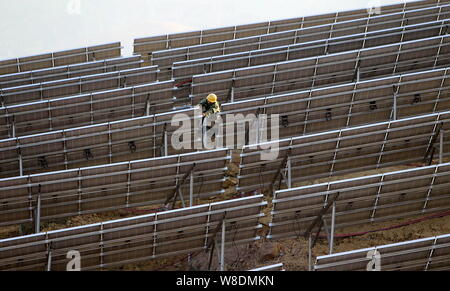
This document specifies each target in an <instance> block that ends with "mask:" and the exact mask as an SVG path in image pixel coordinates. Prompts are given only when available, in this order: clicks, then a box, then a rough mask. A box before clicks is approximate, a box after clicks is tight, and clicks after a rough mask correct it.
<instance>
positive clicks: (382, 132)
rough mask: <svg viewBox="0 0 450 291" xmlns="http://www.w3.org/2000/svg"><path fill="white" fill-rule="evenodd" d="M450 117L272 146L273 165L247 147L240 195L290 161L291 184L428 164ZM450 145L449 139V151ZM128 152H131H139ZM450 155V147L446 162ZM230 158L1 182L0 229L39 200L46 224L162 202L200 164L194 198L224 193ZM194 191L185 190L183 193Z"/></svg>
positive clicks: (206, 154) (203, 156) (25, 218)
mask: <svg viewBox="0 0 450 291" xmlns="http://www.w3.org/2000/svg"><path fill="white" fill-rule="evenodd" d="M449 117H450V112H449V111H446V112H442V113H435V114H430V115H425V116H419V117H412V118H406V119H401V120H397V121H389V122H383V123H375V124H370V125H365V126H360V127H352V128H348V129H341V130H335V131H327V132H324V133H320V134H311V135H305V136H299V137H292V138H289V139H286V140H281V141H278V140H276V141H272V142H270V143H269V145H272V150H275V151H276V152H275V153H276V154H277V156H276V157H275V158H274V159H273V160H264V159H262V153H264V152H266V150H264V149H267V147H263V145H264V144H263V145H257V146H256V147H255V146H253V145H251V146H246V147H244V149H243V153H242V154H241V162H240V174H239V177H238V178H239V188H238V190H240V191H243V192H245V191H253V190H255V189H261V190H262V191H264V190H265V189H266V188H267V187H269V186H271V185H275V186H276V182H277V181H276V178H277V175H278V173H277V170H276V169H277V167H280V165H281V166H283V165H282V163H283V160H284V159H286V158H288V159H289V161H290V167H291V169H290V171H291V173H290V177H291V179H292V182H300V181H307V180H312V179H317V178H323V177H329V176H334V175H335V176H338V175H341V174H348V173H355V172H359V171H363V170H368V169H375V168H381V167H388V166H393V165H404V164H408V163H414V162H421V161H422V160H423V159H424V156H425V155H426V153H427V151H428V149H429V147H430V143H431V141H432V139H433V137H434V136H435V135H436V132H437V130H438V129H439V130H444V131H445V130H448V129H449V124H450V119H449ZM94 132H97V131H94ZM91 139H92V138H91ZM449 140H450V137H448V136H445V138H444V139H443V145H448V144H449ZM265 145H267V144H265ZM125 146H126V147H128V150H131V149H132V147H133V146H134V145H133V144H130V143H129V144H128V145H124V147H125ZM448 155H449V148H448V146H446V147H444V148H443V156H448ZM229 159H230V158H229V154H228V150H227V149H221V150H214V151H200V152H197V153H191V154H184V155H180V156H168V157H163V158H154V159H148V160H143V161H136V162H122V163H114V164H111V165H101V166H96V167H92V168H90V167H89V168H82V169H73V170H65V171H60V172H48V173H43V174H34V175H28V176H22V177H14V178H6V179H1V180H0V185H1V187H0V189H1V190H0V194H1V196H2V199H1V200H0V205H1V206H0V225H1V224H5V225H8V224H17V223H24V222H29V221H32V220H33V213H32V209H33V207H35V204H36V199H37V198H36V197H37V195H41V196H42V199H44V200H42V202H41V203H43V204H42V205H43V207H44V208H43V210H42V211H43V212H42V213H43V215H42V217H43V218H42V219H54V218H59V217H67V216H73V215H78V214H85V213H93V212H100V211H107V210H115V209H120V208H125V207H131V206H142V205H148V204H155V203H162V202H163V200H164V197H167V196H168V195H169V194H170V193H174V194H175V193H176V192H174V188H176V187H177V185H178V182H179V181H180V179H181V178H182V177H184V176H185V175H187V174H189V173H190V171H189V170H190V166H191V164H192V163H195V164H196V166H195V169H194V173H195V175H193V181H192V187H193V189H192V190H191V189H190V190H189V191H190V192H191V193H192V195H194V193H196V194H195V195H196V197H204V196H208V195H214V194H218V193H221V192H222V190H221V189H222V188H221V187H222V182H223V181H224V180H223V176H224V171H225V166H226V163H227V162H228V161H229ZM41 162H42V160H41ZM98 162H99V164H105V161H102V160H99V161H98ZM197 164H198V165H197ZM185 178H186V177H185ZM189 187H190V185H188V184H186V185H184V186H183V189H189ZM148 189H151V190H148ZM183 191H184V192H186V191H185V190H183Z"/></svg>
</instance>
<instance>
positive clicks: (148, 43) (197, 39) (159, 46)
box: [134, 0, 448, 55]
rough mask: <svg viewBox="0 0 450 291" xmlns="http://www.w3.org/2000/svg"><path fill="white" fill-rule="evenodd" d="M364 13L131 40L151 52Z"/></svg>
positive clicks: (391, 9) (387, 9) (392, 9)
mask: <svg viewBox="0 0 450 291" xmlns="http://www.w3.org/2000/svg"><path fill="white" fill-rule="evenodd" d="M446 3H448V1H440V0H438V1H436V0H431V1H415V2H410V3H402V4H395V5H390V6H384V7H382V8H381V13H382V14H389V13H396V12H405V11H408V10H413V9H419V8H426V7H433V6H439V5H444V4H446ZM367 14H368V11H367V9H360V10H354V11H345V12H338V13H330V14H326V15H317V16H309V17H301V18H294V19H287V20H280V21H271V22H263V23H256V24H249V25H242V26H232V27H225V28H218V29H210V30H203V31H194V32H187V33H178V34H172V35H162V36H155V37H148V38H140V39H135V41H134V53H135V54H141V55H144V54H151V53H153V52H154V51H158V50H164V49H175V48H179V47H187V46H192V45H199V44H207V43H213V42H220V41H225V40H232V39H238V38H245V37H249V36H256V35H263V34H269V33H276V32H280V31H287V30H293V29H299V28H308V27H312V26H320V25H326V24H334V23H338V22H342V21H348V20H352V19H358V18H365V17H367Z"/></svg>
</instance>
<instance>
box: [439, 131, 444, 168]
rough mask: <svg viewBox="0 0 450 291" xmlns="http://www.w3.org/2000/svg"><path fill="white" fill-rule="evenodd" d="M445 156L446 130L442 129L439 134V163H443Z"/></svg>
mask: <svg viewBox="0 0 450 291" xmlns="http://www.w3.org/2000/svg"><path fill="white" fill-rule="evenodd" d="M443 157H444V131H443V130H442V129H441V134H440V136H439V164H442V159H443Z"/></svg>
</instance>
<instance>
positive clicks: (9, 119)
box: [3, 26, 443, 136]
mask: <svg viewBox="0 0 450 291" xmlns="http://www.w3.org/2000/svg"><path fill="white" fill-rule="evenodd" d="M440 27H441V28H442V27H443V26H440ZM430 31H432V30H430ZM107 81H109V82H101V84H102V85H101V86H100V85H98V87H97V85H94V86H95V87H96V89H99V88H100V87H102V86H103V87H102V88H105V87H108V86H112V87H115V86H116V85H117V84H115V82H114V81H112V80H110V79H107ZM121 81H122V79H120V80H119V82H120V83H122V82H121ZM98 83H99V82H96V83H95V84H98ZM113 83H114V84H113ZM89 85H91V84H90V83H87V84H82V85H81V86H79V88H78V86H75V84H74V85H72V86H68V85H63V86H55V84H54V83H52V84H51V86H53V87H50V88H51V89H53V92H56V93H54V94H56V95H59V94H62V95H66V94H69V95H70V94H73V93H74V92H76V91H73V90H78V89H79V91H83V87H86V90H90V89H92V87H91V86H89ZM118 86H123V84H118ZM22 89H24V88H19V89H18V91H19V92H20V90H22ZM25 89H26V88H25ZM71 89H73V90H71ZM48 90H49V91H50V89H48ZM13 91H14V90H13ZM32 91H33V90H32ZM69 91H70V92H69ZM272 91H273V90H272ZM25 92H26V93H25V94H24V93H22V94H20V93H18V92H16V93H13V96H9V97H10V98H9V99H11V97H16V96H19V97H20V96H23V95H25V96H27V98H28V97H29V96H30V94H29V93H34V95H36V97H34V98H44V96H45V95H48V96H54V95H52V93H48V94H47V92H46V91H43V90H41V89H40V88H39V90H34V91H33V92H30V91H25ZM61 92H64V93H61ZM165 93H166V94H168V93H169V92H168V91H166V92H165ZM14 94H15V95H14ZM4 95H5V97H6V98H7V97H8V93H6V94H4ZM38 95H39V96H38ZM227 95H229V94H227ZM236 95H237V96H236V98H239V94H236ZM5 97H3V98H4V99H5ZM158 97H159V96H158ZM166 97H169V98H167V101H166V102H163V104H162V105H163V106H151V107H152V108H153V109H156V110H154V111H153V112H158V111H166V110H169V109H170V108H172V107H173V103H172V102H171V101H173V99H172V98H170V96H168V95H166ZM46 98H47V97H46ZM147 99H148V98H147ZM147 99H146V102H145V104H141V106H143V107H146V106H148V104H147V103H148V101H147ZM64 101H65V102H64V103H65V104H66V105H65V107H67V106H68V105H67V101H66V100H64ZM130 101H131V107H132V110H131V112H132V114H131V115H132V116H134V112H135V110H133V109H134V104H135V103H134V101H135V100H134V98H130ZM27 105H29V104H27ZM151 105H153V104H151ZM31 106H34V105H31ZM40 106H41V107H42V106H45V105H44V103H43V102H42V103H41V104H40ZM46 107H47V111H48V112H47V113H46V115H48V120H49V121H48V125H49V128H50V129H53V128H58V124H55V125H53V118H52V117H51V116H52V111H51V106H50V104H47V106H46ZM91 108H92V106H91ZM5 111H6V109H5ZM145 111H147V110H145ZM33 112H34V110H33ZM63 112H64V113H66V112H67V111H66V109H65V108H64V110H63ZM90 112H92V111H91V110H90ZM65 115H66V114H65ZM91 115H92V114H91ZM104 115H105V114H104ZM104 115H103V116H104ZM106 115H107V116H108V117H110V118H112V119H113V120H114V117H115V116H118V117H117V118H118V119H119V118H124V117H123V116H121V114H120V112H116V110H110V111H109V112H108V113H107V114H106ZM6 117H7V118H5V119H4V120H5V122H6V123H7V124H9V127H10V128H9V130H8V136H15V133H16V132H20V131H21V129H20V128H18V129H17V130H16V128H14V129H12V128H11V124H12V123H15V116H14V115H9V114H7V115H6ZM76 118H77V117H75V119H76ZM93 120H94V118H93V116H91V118H90V123H94V121H93ZM100 120H104V119H100ZM65 123H68V126H79V125H82V124H77V123H76V122H75V123H74V117H73V116H69V117H67V116H66V122H65ZM84 124H86V122H84ZM33 125H34V124H33V123H32V122H30V120H29V121H28V122H27V123H26V125H25V127H26V128H27V129H28V131H31V132H38V131H36V130H35V129H34V128H33V127H34V126H33Z"/></svg>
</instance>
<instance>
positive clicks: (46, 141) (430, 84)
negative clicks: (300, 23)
mask: <svg viewBox="0 0 450 291" xmlns="http://www.w3.org/2000/svg"><path fill="white" fill-rule="evenodd" d="M447 76H448V72H447V69H437V70H430V71H425V72H420V73H412V74H405V75H401V76H392V77H384V78H381V79H375V80H370V81H363V82H358V83H353V84H346V85H339V86H332V87H326V88H320V89H314V90H306V91H301V92H298V93H293V94H284V95H279V96H273V97H267V98H260V99H254V100H247V101H240V102H235V103H229V104H224V105H223V113H221V115H222V117H223V118H225V119H224V123H223V124H222V126H221V127H222V128H223V133H226V127H227V125H228V123H229V121H228V118H227V116H226V115H227V114H243V115H244V116H248V115H249V114H258V112H259V113H263V114H269V118H268V122H273V120H272V117H271V115H270V114H280V116H285V117H286V120H287V122H288V124H287V125H282V126H280V127H279V132H280V137H281V138H284V137H289V136H296V135H298V134H299V133H303V134H311V133H315V132H322V131H326V130H328V131H329V130H333V129H337V128H341V127H349V126H355V125H361V124H367V123H369V122H382V121H385V120H389V119H390V118H391V114H392V104H393V92H392V86H393V85H395V86H397V87H398V88H399V93H398V95H397V112H398V113H397V117H398V118H405V117H410V116H415V115H420V114H428V113H432V112H436V111H438V109H439V110H440V111H442V110H448V109H449V108H448V97H447V95H448V93H447V92H448V85H447V84H448V78H447ZM419 87H420V88H421V90H419V91H416V90H417V89H418V88H419ZM417 93H420V94H422V95H421V96H422V97H420V98H423V100H421V101H420V102H418V103H416V104H415V103H414V98H416V97H415V96H416V94H417ZM372 100H376V101H375V102H377V103H375V105H376V106H378V107H377V109H376V110H372V109H370V103H371V102H373V101H372ZM411 100H412V101H413V102H412V103H411ZM334 104H336V105H334ZM330 109H332V110H333V111H332V112H333V118H332V120H326V119H325V118H324V116H325V114H326V113H327V112H328V110H330ZM178 113H187V114H188V115H190V116H191V117H190V118H191V120H192V118H193V113H194V110H192V109H186V110H181V111H174V112H171V113H165V114H159V115H155V117H153V116H148V117H143V118H138V119H130V120H123V121H120V122H118V123H115V125H113V126H112V127H111V125H108V124H107V123H106V124H98V125H95V126H93V127H82V128H78V129H76V130H69V131H62V132H53V133H48V134H45V135H32V136H28V137H17V138H16V139H6V140H3V141H0V145H2V146H1V148H2V149H1V150H0V153H1V155H2V160H3V163H2V167H3V175H8V173H9V174H13V175H16V174H19V173H18V172H17V171H18V169H17V163H18V159H19V157H18V152H17V148H20V149H21V152H20V154H21V158H22V161H23V165H24V169H25V173H30V172H29V171H31V173H33V172H35V171H41V169H40V168H39V164H38V158H39V157H41V156H46V159H47V162H48V165H49V166H50V168H54V167H56V168H55V169H60V168H58V167H61V166H66V168H67V167H69V168H70V167H73V166H77V164H78V163H80V162H82V161H83V160H84V159H85V158H84V156H83V149H85V148H90V149H91V151H92V153H93V155H94V156H95V160H99V161H102V162H103V163H111V162H112V161H121V160H122V158H121V157H122V156H123V157H125V156H124V155H127V154H129V149H128V146H127V143H128V142H129V141H131V140H132V141H134V142H136V146H137V147H138V148H147V151H145V153H144V152H143V154H145V156H142V155H139V156H136V158H146V157H152V156H156V155H157V154H158V153H159V152H160V151H159V150H158V149H156V152H155V151H153V152H151V151H149V150H150V149H155V148H154V146H155V141H156V143H157V144H158V145H159V144H161V142H162V141H161V138H162V136H163V131H164V128H163V126H164V123H168V122H169V120H172V119H173V117H174V116H175V115H176V114H178ZM155 118H156V119H155ZM157 119H160V120H159V121H157ZM110 127H111V129H110ZM152 128H154V129H152ZM176 129H177V128H176V127H170V126H169V127H167V128H166V131H167V132H168V137H169V138H171V136H172V134H173V132H174V130H176ZM81 132H85V133H84V134H81ZM110 133H111V134H110ZM192 134H193V132H192V129H191V135H192ZM194 135H195V133H194ZM218 136H219V137H222V138H223V139H224V141H225V142H227V141H228V137H227V136H225V135H223V134H221V133H219V134H218ZM93 138H94V139H93ZM233 140H234V141H235V142H234V144H235V146H237V145H236V142H237V139H236V138H235V137H234V138H233ZM227 144H228V143H227ZM55 145H56V146H57V147H55ZM110 145H112V147H111V146H110ZM64 147H65V148H64ZM169 151H170V152H171V153H178V152H177V151H175V152H174V151H173V149H172V148H170V149H169ZM185 152H188V150H186V151H185ZM56 157H58V158H56ZM8 169H9V170H8ZM9 171H13V172H9Z"/></svg>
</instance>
